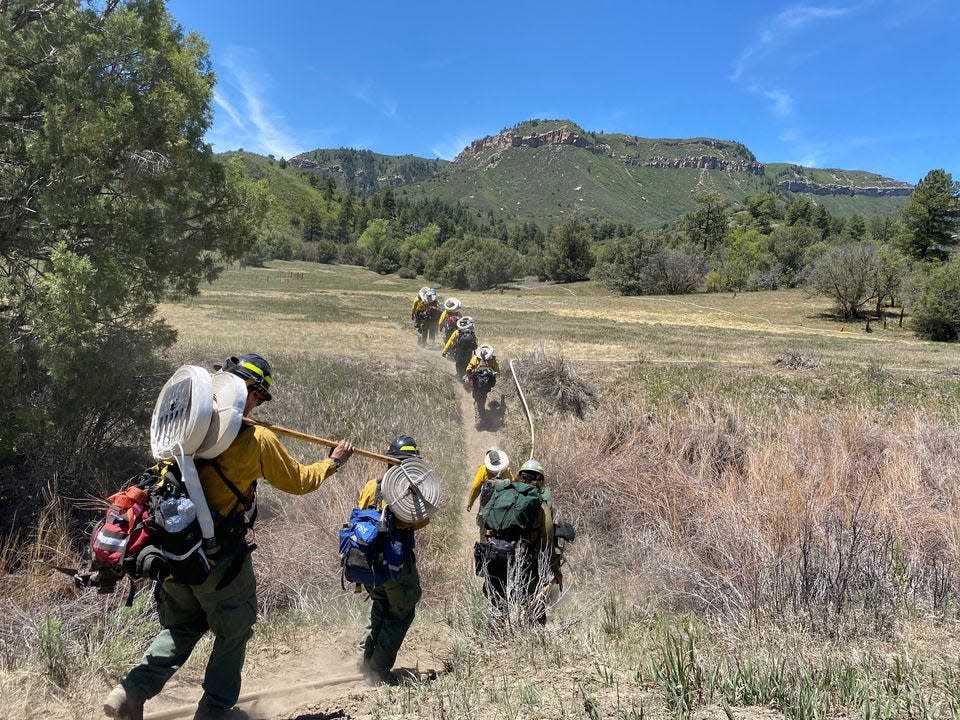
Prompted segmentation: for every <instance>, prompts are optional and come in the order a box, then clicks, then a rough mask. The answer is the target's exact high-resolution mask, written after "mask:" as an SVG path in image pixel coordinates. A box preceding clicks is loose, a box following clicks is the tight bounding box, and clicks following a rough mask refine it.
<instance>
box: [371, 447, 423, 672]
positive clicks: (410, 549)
mask: <svg viewBox="0 0 960 720" xmlns="http://www.w3.org/2000/svg"><path fill="white" fill-rule="evenodd" d="M387 455H389V456H390V457H395V458H398V459H403V458H408V457H420V448H419V447H418V446H417V441H416V440H414V439H413V438H412V437H410V436H409V435H398V436H397V437H395V438H394V439H393V442H391V443H390V448H389V449H388V450H387ZM379 484H380V480H379V479H373V480H369V481H368V482H367V483H366V484H365V485H364V486H363V488H362V489H361V490H360V497H359V499H358V500H357V507H359V508H361V509H363V510H367V509H370V508H373V509H375V510H379V511H381V512H382V511H383V509H384V505H385V503H384V501H383V499H382V498H380V492H379V489H380V488H379ZM429 522H430V520H422V521H420V522H417V523H405V522H402V521H400V520H396V528H395V529H394V530H393V534H392V538H393V539H394V540H399V541H400V542H401V543H403V552H404V557H403V567H402V569H401V571H400V575H399V577H397V578H396V579H394V580H388V581H387V582H386V583H384V584H383V585H381V586H380V587H367V588H366V590H367V592H368V593H369V595H370V619H369V621H368V623H367V627H366V631H365V632H364V636H363V639H362V640H361V641H360V648H359V649H360V660H359V667H360V671H361V672H363V674H364V675H365V676H366V677H367V679H368V680H370V681H371V682H373V683H375V684H385V685H396V684H397V678H396V676H394V675H393V673H392V672H391V669H392V668H393V664H394V663H395V662H396V661H397V653H398V652H399V651H400V646H401V645H402V644H403V639H404V638H405V637H406V635H407V630H409V629H410V625H411V624H412V623H413V619H414V617H415V616H416V607H417V603H418V602H419V601H420V596H421V595H422V594H423V591H422V589H421V587H420V573H419V572H417V557H416V554H415V553H414V545H415V539H414V531H416V530H419V529H420V528H422V527H425V526H426V525H427V524H428V523H429Z"/></svg>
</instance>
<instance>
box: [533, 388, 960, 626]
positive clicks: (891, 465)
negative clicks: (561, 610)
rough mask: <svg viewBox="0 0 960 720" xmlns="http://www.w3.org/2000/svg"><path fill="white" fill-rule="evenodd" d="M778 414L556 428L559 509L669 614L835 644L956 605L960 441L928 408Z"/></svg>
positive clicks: (620, 416)
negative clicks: (910, 614)
mask: <svg viewBox="0 0 960 720" xmlns="http://www.w3.org/2000/svg"><path fill="white" fill-rule="evenodd" d="M778 411H779V412H778V413H776V414H773V413H770V414H767V413H763V412H760V413H758V412H757V409H756V408H754V407H743V406H741V405H739V404H738V403H736V402H735V401H733V400H718V399H716V398H715V397H712V396H709V395H707V396H694V397H691V398H690V399H689V401H687V402H684V403H680V404H675V405H671V406H668V407H660V408H658V409H652V408H648V406H647V405H646V403H645V401H644V400H643V399H642V398H638V397H636V396H632V397H630V398H626V397H625V398H623V399H622V400H621V401H619V402H611V401H610V399H608V401H607V402H606V403H605V404H604V405H603V407H602V408H601V409H599V410H598V411H596V412H594V413H593V414H592V415H591V416H590V420H589V422H584V423H572V422H570V421H569V420H565V421H560V420H548V421H547V422H546V424H545V427H542V428H541V430H540V441H541V443H542V444H543V445H544V447H545V451H544V456H545V457H544V460H545V462H546V463H547V466H548V468H550V469H551V473H550V474H551V483H552V485H553V487H554V497H555V498H556V504H557V506H558V507H559V508H562V509H563V511H564V513H565V514H567V515H572V516H573V518H574V520H575V522H576V523H577V524H578V525H580V529H581V531H583V534H584V535H586V536H587V537H590V538H592V539H593V540H594V542H595V543H597V545H598V547H599V549H600V550H601V552H598V553H597V558H598V562H597V563H596V564H597V565H598V566H602V568H603V572H605V573H614V574H618V575H619V577H621V578H629V577H636V576H637V575H640V576H642V577H644V578H646V581H647V582H652V583H654V584H656V590H657V591H658V592H659V593H660V596H661V597H662V598H665V599H667V602H666V604H665V607H672V608H674V609H677V608H681V609H696V610H698V611H706V612H708V613H713V614H717V615H720V616H723V617H725V618H728V619H733V620H736V621H738V622H744V623H748V624H757V623H760V622H761V621H762V620H764V619H769V618H779V619H781V620H782V619H784V618H794V619H797V620H799V621H802V622H803V623H805V624H806V625H808V626H810V627H813V628H817V629H820V630H824V631H827V632H835V631H838V630H839V629H841V626H842V625H843V619H844V618H850V619H852V618H853V617H861V616H864V617H866V618H867V619H869V621H870V623H869V626H868V627H869V628H872V629H874V630H877V631H881V632H882V631H886V630H889V629H890V627H891V623H893V622H894V621H895V618H896V616H897V615H898V614H899V613H900V612H901V611H914V610H918V611H919V610H924V609H929V610H935V611H938V612H941V613H944V612H948V611H949V610H950V608H951V607H955V605H952V603H953V602H954V601H955V599H956V597H957V590H958V584H957V575H956V569H955V568H956V567H957V560H958V559H960V553H958V550H960V544H958V543H960V516H958V511H960V486H958V480H960V432H958V431H957V430H956V429H955V427H954V426H952V425H948V424H946V423H945V422H943V421H942V420H940V419H938V418H935V417H931V416H930V415H928V414H926V413H925V412H924V411H922V410H917V411H908V412H904V413H902V414H899V415H895V416H891V415H890V414H889V413H882V412H880V411H879V410H876V409H874V407H872V406H864V405H853V406H848V407H845V408H842V409H834V410H833V411H826V412H815V411H812V410H809V409H805V408H803V407H794V408H792V409H790V408H786V407H781V408H778ZM631 585H635V584H634V583H630V582H629V581H626V586H627V587H628V588H630V587H631ZM633 589H634V590H636V591H639V588H636V587H633ZM857 622H858V621H857ZM858 627H859V628H860V629H865V626H864V625H862V624H861V625H858Z"/></svg>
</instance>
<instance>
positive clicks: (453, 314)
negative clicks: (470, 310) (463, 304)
mask: <svg viewBox="0 0 960 720" xmlns="http://www.w3.org/2000/svg"><path fill="white" fill-rule="evenodd" d="M448 317H455V318H462V317H463V311H462V310H444V311H443V312H442V313H440V319H439V320H437V327H443V323H444V322H445V321H446V319H447V318H448Z"/></svg>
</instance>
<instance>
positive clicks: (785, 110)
mask: <svg viewBox="0 0 960 720" xmlns="http://www.w3.org/2000/svg"><path fill="white" fill-rule="evenodd" d="M759 92H760V94H761V95H763V97H765V98H766V99H767V100H769V101H770V102H772V103H773V114H774V115H776V116H777V117H782V118H786V117H790V116H791V115H792V114H793V97H792V96H791V95H790V93H788V92H787V91H786V90H781V89H780V88H769V89H766V90H764V89H761V90H759Z"/></svg>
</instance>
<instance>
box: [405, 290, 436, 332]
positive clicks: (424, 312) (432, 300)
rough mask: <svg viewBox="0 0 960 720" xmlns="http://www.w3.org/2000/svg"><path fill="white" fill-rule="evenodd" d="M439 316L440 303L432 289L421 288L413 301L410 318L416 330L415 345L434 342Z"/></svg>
mask: <svg viewBox="0 0 960 720" xmlns="http://www.w3.org/2000/svg"><path fill="white" fill-rule="evenodd" d="M439 315H440V303H439V301H438V300H437V292H436V290H434V289H433V288H429V287H422V288H420V292H418V293H417V297H416V298H415V299H414V301H413V307H412V308H411V309H410V318H411V319H412V320H413V324H414V327H415V328H416V329H417V344H418V345H420V346H421V347H422V346H424V345H426V344H427V341H428V340H429V341H430V343H431V344H433V343H434V342H435V338H436V336H437V325H436V322H437V317H438V316H439Z"/></svg>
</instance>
